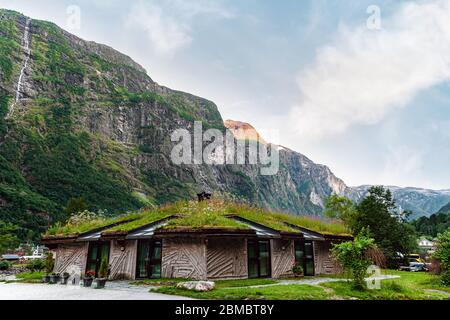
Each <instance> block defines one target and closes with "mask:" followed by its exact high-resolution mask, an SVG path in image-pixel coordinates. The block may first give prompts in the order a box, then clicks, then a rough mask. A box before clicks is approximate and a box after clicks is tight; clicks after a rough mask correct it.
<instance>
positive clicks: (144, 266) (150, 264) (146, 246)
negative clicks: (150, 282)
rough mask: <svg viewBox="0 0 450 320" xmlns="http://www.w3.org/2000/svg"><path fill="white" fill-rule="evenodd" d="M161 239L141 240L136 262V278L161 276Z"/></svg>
mask: <svg viewBox="0 0 450 320" xmlns="http://www.w3.org/2000/svg"><path fill="white" fill-rule="evenodd" d="M161 251H162V242H161V241H160V240H139V242H138V255H137V264H136V278H140V279H145V278H148V279H150V278H161Z"/></svg>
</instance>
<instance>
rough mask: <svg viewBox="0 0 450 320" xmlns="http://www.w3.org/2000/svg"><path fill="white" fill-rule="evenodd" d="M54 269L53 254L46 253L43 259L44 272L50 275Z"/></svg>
mask: <svg viewBox="0 0 450 320" xmlns="http://www.w3.org/2000/svg"><path fill="white" fill-rule="evenodd" d="M54 268H55V259H53V254H52V253H51V252H49V253H47V256H46V257H45V272H46V274H51V273H52V272H53V269H54Z"/></svg>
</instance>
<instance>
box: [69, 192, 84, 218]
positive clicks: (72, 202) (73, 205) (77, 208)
mask: <svg viewBox="0 0 450 320" xmlns="http://www.w3.org/2000/svg"><path fill="white" fill-rule="evenodd" d="M85 210H88V205H87V203H86V200H84V198H83V197H80V198H70V199H69V201H67V205H66V208H65V209H64V213H65V215H66V217H70V216H72V215H73V214H76V213H79V212H83V211H85Z"/></svg>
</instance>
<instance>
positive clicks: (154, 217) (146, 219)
mask: <svg viewBox="0 0 450 320" xmlns="http://www.w3.org/2000/svg"><path fill="white" fill-rule="evenodd" d="M171 215H172V214H171V213H170V212H164V211H158V210H155V211H144V212H143V213H142V217H141V218H140V219H137V220H133V221H131V222H128V223H124V224H120V225H117V226H115V227H112V228H110V229H107V230H104V231H103V233H114V232H129V231H132V230H135V229H138V228H140V227H143V226H146V225H148V224H151V223H153V222H156V221H159V220H162V219H165V218H167V217H169V216H171Z"/></svg>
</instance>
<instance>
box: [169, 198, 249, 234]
mask: <svg viewBox="0 0 450 320" xmlns="http://www.w3.org/2000/svg"><path fill="white" fill-rule="evenodd" d="M226 208H227V207H226V206H225V205H224V204H223V203H222V202H218V201H208V202H206V201H205V202H200V203H198V202H194V201H191V202H186V203H185V206H183V207H182V208H180V210H179V212H178V217H177V218H176V219H173V220H171V221H170V222H169V224H168V225H167V226H166V227H164V228H165V229H173V228H193V229H201V228H225V229H249V227H247V226H246V225H245V224H243V223H240V222H238V221H236V220H233V219H230V218H227V217H226V216H225V215H226V214H227V210H226Z"/></svg>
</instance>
